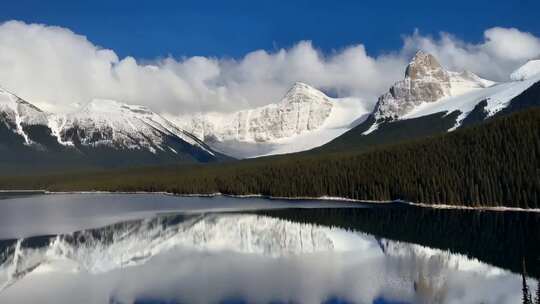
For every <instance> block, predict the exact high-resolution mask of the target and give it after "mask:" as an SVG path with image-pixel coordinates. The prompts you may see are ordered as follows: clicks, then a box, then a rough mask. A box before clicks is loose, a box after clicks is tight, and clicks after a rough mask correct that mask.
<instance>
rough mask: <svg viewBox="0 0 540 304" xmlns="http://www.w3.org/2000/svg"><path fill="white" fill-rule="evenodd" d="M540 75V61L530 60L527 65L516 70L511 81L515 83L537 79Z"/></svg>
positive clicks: (511, 76)
mask: <svg viewBox="0 0 540 304" xmlns="http://www.w3.org/2000/svg"><path fill="white" fill-rule="evenodd" d="M539 74H540V59H537V60H529V61H528V62H527V63H525V64H524V65H522V66H521V67H520V68H518V69H517V70H515V71H514V72H513V73H512V74H511V75H510V79H512V80H514V81H523V80H527V79H530V78H533V77H536V76H538V75H539Z"/></svg>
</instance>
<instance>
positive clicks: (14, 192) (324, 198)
mask: <svg viewBox="0 0 540 304" xmlns="http://www.w3.org/2000/svg"><path fill="white" fill-rule="evenodd" d="M2 194H11V195H14V196H15V195H18V194H21V195H24V194H31V195H39V194H44V195H55V194H154V195H170V196H178V197H218V196H221V197H232V198H261V199H268V200H289V201H309V200H317V201H339V202H350V203H364V204H376V205H385V204H392V203H397V204H403V205H407V206H414V207H420V208H431V209H445V210H476V211H497V212H505V211H510V212H534V213H540V209H523V208H518V207H505V206H497V207H494V206H485V207H470V206H462V205H448V204H425V203H413V202H408V201H404V200H395V201H374V200H358V199H352V198H346V197H337V196H320V197H310V196H297V197H283V196H270V195H262V194H223V193H220V192H216V193H192V194H176V193H172V192H166V191H152V192H151V191H49V190H42V189H40V190H29V189H25V190H0V195H2Z"/></svg>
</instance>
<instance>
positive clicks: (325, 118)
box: [0, 51, 540, 171]
mask: <svg viewBox="0 0 540 304" xmlns="http://www.w3.org/2000/svg"><path fill="white" fill-rule="evenodd" d="M510 78H511V79H512V80H511V81H509V82H503V83H497V82H494V81H490V80H486V79H482V78H481V77H479V76H477V75H475V74H474V73H472V72H469V71H462V72H453V71H448V70H446V69H445V68H444V67H442V66H441V64H439V62H438V61H437V59H436V58H435V57H434V56H432V55H431V54H428V53H426V52H423V51H419V52H418V53H417V54H416V55H415V56H414V58H413V59H412V60H411V62H410V63H409V65H408V66H407V67H406V69H405V77H404V79H403V80H401V81H398V82H397V83H395V84H394V85H393V86H392V87H390V89H389V90H388V92H386V93H384V94H383V95H381V96H380V97H379V99H378V101H377V103H376V105H375V107H374V108H373V109H371V108H370V107H368V106H366V102H365V101H362V100H359V99H355V98H331V97H329V96H327V95H326V94H325V93H323V92H322V91H320V90H317V89H315V88H314V87H311V86H309V85H308V84H305V83H300V82H297V83H295V84H294V85H293V86H292V87H291V88H290V89H289V91H288V92H287V93H286V94H285V95H284V97H283V98H282V99H281V100H280V101H279V102H277V103H275V104H270V105H267V106H263V107H259V108H255V109H250V110H242V111H238V112H233V113H225V114H224V113H204V114H194V115H184V116H181V117H175V118H170V117H169V119H167V118H165V117H163V116H161V115H159V114H156V113H154V112H152V111H151V110H150V109H148V108H146V107H144V106H136V105H128V104H123V103H120V102H117V101H112V100H98V99H96V100H93V101H91V102H90V103H88V104H87V105H85V106H83V107H80V108H78V109H77V110H76V111H75V112H71V113H68V114H52V113H46V112H44V111H42V110H41V109H39V108H38V107H36V106H34V105H32V104H31V103H29V102H27V101H25V100H23V99H21V98H19V97H18V96H16V95H15V94H12V93H10V92H8V91H6V90H1V89H0V166H2V168H5V170H8V171H9V170H10V169H11V171H18V170H22V168H31V169H36V170H37V169H40V168H44V169H47V168H56V169H61V168H64V167H65V168H72V167H75V168H81V167H88V168H95V167H101V168H103V167H106V168H108V167H125V166H135V165H159V164H168V163H198V162H213V161H220V160H227V159H230V158H231V157H234V158H250V157H255V156H262V155H274V154H285V153H293V152H299V151H305V150H310V149H313V150H312V151H314V152H319V151H336V150H343V149H351V148H354V149H367V148H370V147H373V146H375V145H378V144H389V143H396V142H399V141H402V140H407V139H412V138H418V137H423V136H429V135H434V134H437V133H442V132H448V131H452V130H455V129H457V128H460V127H463V126H467V125H471V124H475V123H479V122H482V121H484V120H486V119H489V118H491V117H494V116H498V115H503V114H507V113H510V112H513V111H515V110H518V109H522V108H525V107H529V106H534V105H539V104H540V98H537V97H536V96H538V91H540V60H532V61H530V62H528V63H526V64H525V65H524V66H522V67H521V68H519V69H517V70H516V71H515V72H514V73H512V75H511V77H510ZM229 156H231V157H229Z"/></svg>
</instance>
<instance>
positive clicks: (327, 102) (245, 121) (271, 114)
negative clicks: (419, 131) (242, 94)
mask: <svg viewBox="0 0 540 304" xmlns="http://www.w3.org/2000/svg"><path fill="white" fill-rule="evenodd" d="M367 113H368V109H366V107H365V105H364V103H363V102H362V101H361V100H358V99H353V98H348V99H347V98H342V99H336V98H330V97H328V96H327V95H325V94H324V93H323V92H321V91H319V90H317V89H315V88H313V87H311V86H309V85H307V84H305V83H301V82H297V83H295V84H294V85H293V86H292V87H291V88H290V89H289V91H288V92H287V93H286V94H285V96H284V97H283V98H282V99H281V101H279V102H278V103H275V104H269V105H266V106H263V107H259V108H255V109H250V110H243V111H238V112H234V113H227V114H222V113H207V114H204V115H202V114H199V115H195V116H191V117H181V118H179V119H177V121H178V123H179V124H180V125H181V126H182V127H183V128H185V129H186V130H188V131H189V132H190V133H192V134H194V135H195V136H197V137H198V138H199V139H201V140H203V141H204V142H206V143H208V144H209V145H210V146H211V147H213V148H215V149H217V150H220V151H222V152H223V153H225V154H228V155H232V156H236V157H240V158H243V157H254V156H261V155H267V154H283V153H291V152H298V151H302V150H307V149H310V148H313V147H317V146H320V145H322V144H324V143H326V142H328V141H330V140H331V139H333V138H335V137H336V136H339V135H340V134H342V133H343V132H345V131H347V130H348V129H350V128H351V127H352V126H351V124H353V123H354V122H355V121H357V122H358V120H359V119H361V118H362V116H363V115H365V114H367ZM360 122H361V121H360Z"/></svg>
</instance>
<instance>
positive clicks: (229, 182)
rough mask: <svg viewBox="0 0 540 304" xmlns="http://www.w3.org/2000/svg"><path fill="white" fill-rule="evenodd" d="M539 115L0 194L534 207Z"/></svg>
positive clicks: (16, 181) (31, 183)
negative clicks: (395, 139)
mask: <svg viewBox="0 0 540 304" xmlns="http://www.w3.org/2000/svg"><path fill="white" fill-rule="evenodd" d="M539 158H540V109H539V108H532V109H529V110H525V111H522V112H518V113H515V114H512V115H509V116H505V117H501V118H497V119H493V120H491V121H488V122H487V123H484V124H481V125H478V126H473V127H469V128H464V129H459V130H457V131H455V132H451V133H447V134H444V135H441V136H436V137H431V138H426V139H422V140H416V141H411V142H407V143H403V144H399V145H388V146H383V147H377V148H373V149H371V150H368V151H341V152H327V153H323V152H321V153H318V154H313V153H310V154H296V155H288V156H279V157H267V158H260V159H254V160H243V161H235V162H228V163H221V164H208V165H192V166H170V167H157V168H139V169H129V170H120V171H108V172H95V173H88V172H86V173H81V174H59V175H49V176H30V177H28V176H26V177H18V178H15V177H13V176H10V177H5V178H0V188H4V189H5V188H29V187H33V188H46V189H49V190H112V191H168V192H172V193H176V194H192V193H216V192H219V193H224V194H238V195H245V194H261V195H267V196H277V197H319V196H338V197H345V198H352V199H358V200H378V201H387V200H388V201H389V200H406V201H412V202H417V203H425V204H448V205H466V206H473V207H474V206H506V207H520V208H540V203H539V198H540V163H539Z"/></svg>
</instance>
